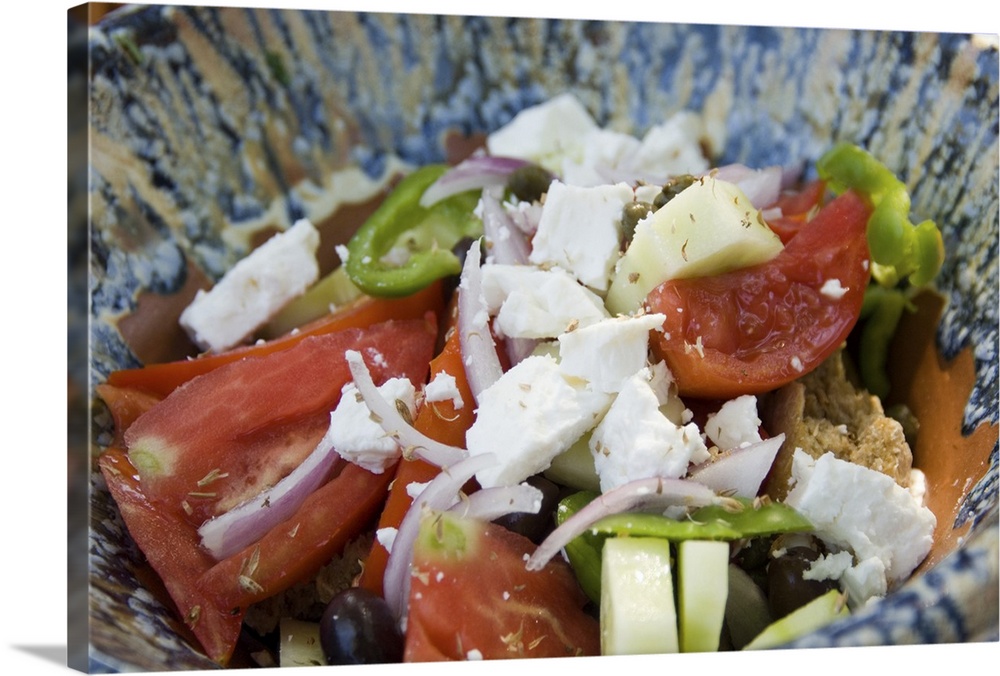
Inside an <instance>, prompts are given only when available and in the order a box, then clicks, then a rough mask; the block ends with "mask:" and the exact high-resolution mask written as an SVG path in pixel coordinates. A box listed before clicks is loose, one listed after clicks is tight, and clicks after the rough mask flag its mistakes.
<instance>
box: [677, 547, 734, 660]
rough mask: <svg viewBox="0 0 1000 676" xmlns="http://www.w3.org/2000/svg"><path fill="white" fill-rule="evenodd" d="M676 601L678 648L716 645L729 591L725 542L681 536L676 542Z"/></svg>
mask: <svg viewBox="0 0 1000 676" xmlns="http://www.w3.org/2000/svg"><path fill="white" fill-rule="evenodd" d="M677 586H678V590H677V601H678V615H679V616H680V647H681V652H685V653H694V652H715V651H716V650H718V649H719V638H720V637H721V636H722V625H723V622H724V621H725V617H726V598H727V596H728V591H729V543H728V542H722V541H718V540H684V541H682V542H679V543H678V544H677Z"/></svg>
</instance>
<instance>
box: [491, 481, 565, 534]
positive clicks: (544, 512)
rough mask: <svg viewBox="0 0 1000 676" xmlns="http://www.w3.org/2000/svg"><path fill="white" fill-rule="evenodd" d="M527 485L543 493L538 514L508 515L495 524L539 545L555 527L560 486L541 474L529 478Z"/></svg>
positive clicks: (497, 520)
mask: <svg viewBox="0 0 1000 676" xmlns="http://www.w3.org/2000/svg"><path fill="white" fill-rule="evenodd" d="M526 483H528V484H530V485H532V486H534V487H535V488H537V489H538V490H540V491H541V492H542V507H541V509H539V510H538V513H537V514H532V513H531V512H517V513H513V514H507V515H506V516H502V517H500V518H499V519H496V520H495V523H497V524H500V525H501V526H503V527H504V528H506V529H507V530H511V531H514V532H515V533H520V534H521V535H523V536H524V537H526V538H528V539H529V540H531V541H532V542H534V543H535V544H539V543H540V542H541V541H542V540H544V539H545V536H546V535H548V534H549V533H550V532H551V531H552V529H553V528H554V527H555V523H554V521H555V520H554V519H553V517H552V515H553V514H554V513H555V509H556V506H558V504H559V497H560V496H559V486H557V485H556V484H555V483H553V482H552V481H549V480H548V479H546V478H545V477H543V476H541V475H540V474H536V475H535V476H532V477H528V479H527V480H526Z"/></svg>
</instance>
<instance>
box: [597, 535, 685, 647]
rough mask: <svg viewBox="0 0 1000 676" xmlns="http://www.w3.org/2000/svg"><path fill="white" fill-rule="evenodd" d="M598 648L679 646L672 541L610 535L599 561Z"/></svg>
mask: <svg viewBox="0 0 1000 676" xmlns="http://www.w3.org/2000/svg"><path fill="white" fill-rule="evenodd" d="M600 622H601V654H602V655H646V654H658V653H675V652H678V649H679V645H678V637H677V609H676V606H675V604H674V583H673V576H672V572H671V563H670V543H669V542H668V541H667V540H661V539H660V538H610V539H609V540H608V541H607V542H605V543H604V549H603V552H602V561H601V618H600Z"/></svg>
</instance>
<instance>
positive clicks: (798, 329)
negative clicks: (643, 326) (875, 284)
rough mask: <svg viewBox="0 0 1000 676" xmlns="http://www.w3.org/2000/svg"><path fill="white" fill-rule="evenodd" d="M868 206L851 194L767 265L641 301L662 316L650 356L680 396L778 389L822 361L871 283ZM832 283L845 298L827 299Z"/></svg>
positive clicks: (674, 286) (676, 286) (688, 282)
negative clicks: (658, 359) (659, 359)
mask: <svg viewBox="0 0 1000 676" xmlns="http://www.w3.org/2000/svg"><path fill="white" fill-rule="evenodd" d="M870 212H871V208H870V206H869V205H868V204H867V203H866V202H865V201H864V200H863V199H862V198H861V197H860V196H858V195H856V194H854V193H852V192H847V193H844V194H843V195H841V196H840V197H838V198H836V199H835V200H833V201H832V202H830V203H829V204H827V205H826V206H824V207H823V208H822V209H821V210H820V211H819V213H817V214H816V216H815V217H814V218H813V219H812V220H810V221H809V222H808V223H807V224H806V225H804V226H803V227H802V229H801V230H800V231H799V233H798V234H797V235H796V236H795V237H794V238H792V239H791V241H790V242H789V243H788V245H787V246H786V247H785V248H784V249H783V250H782V252H781V253H780V254H778V256H776V257H775V258H774V259H773V260H771V261H769V262H768V263H766V264H763V265H758V266H754V267H750V268H745V269H742V270H736V271H734V272H730V273H727V274H723V275H716V276H713V277H699V278H692V279H681V280H672V281H669V282H665V283H664V284H662V285H660V286H659V287H657V288H656V289H654V290H653V291H652V292H651V293H650V294H649V296H648V297H647V299H646V308H647V309H648V310H649V311H650V312H662V313H663V314H664V315H665V316H666V321H665V322H664V325H663V332H662V333H654V335H653V339H652V347H653V350H654V351H655V352H656V354H658V355H659V356H660V357H662V358H663V359H664V360H665V361H666V362H667V365H668V366H669V367H670V370H671V371H672V373H673V375H674V377H675V378H676V380H677V384H678V388H679V390H680V393H681V394H682V395H686V396H690V397H699V398H708V399H711V398H718V399H722V398H732V397H734V396H738V395H741V394H758V393H761V392H766V391H768V390H772V389H775V388H777V387H780V386H781V385H784V384H786V383H788V382H791V381H792V380H794V379H796V378H798V377H800V376H802V375H803V374H804V373H806V372H808V371H810V370H811V369H813V368H815V367H816V366H817V365H818V364H819V363H820V362H821V361H822V360H824V359H825V358H826V357H828V356H829V355H830V354H831V353H832V352H833V351H834V350H835V349H836V348H837V347H838V346H839V345H840V344H841V343H842V342H843V341H844V340H845V339H846V338H847V335H848V334H849V333H850V331H851V329H852V328H853V327H854V325H855V324H856V323H857V320H858V315H859V313H860V311H861V302H862V299H863V297H864V292H865V287H866V286H867V284H868V279H869V269H868V266H869V254H868V243H867V240H866V229H867V223H868V216H869V214H870ZM828 280H837V281H839V283H840V287H841V288H842V289H844V290H845V291H844V294H843V296H841V297H837V294H836V293H832V292H829V291H828V292H824V291H823V287H824V284H825V283H826V282H827V281H828Z"/></svg>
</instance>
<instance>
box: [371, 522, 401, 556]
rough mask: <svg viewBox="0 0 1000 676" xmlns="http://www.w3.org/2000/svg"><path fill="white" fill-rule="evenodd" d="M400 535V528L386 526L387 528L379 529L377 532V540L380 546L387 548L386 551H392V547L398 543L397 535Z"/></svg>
mask: <svg viewBox="0 0 1000 676" xmlns="http://www.w3.org/2000/svg"><path fill="white" fill-rule="evenodd" d="M398 533H399V529H398V528H393V527H392V526H386V527H385V528H379V529H378V530H376V531H375V539H376V540H377V541H378V543H379V544H380V545H382V546H383V547H385V549H386V551H388V552H391V551H392V545H393V543H394V542H395V541H396V535H397V534H398Z"/></svg>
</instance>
